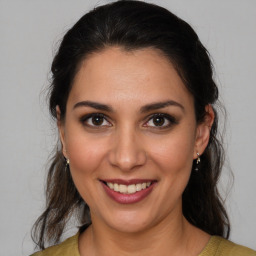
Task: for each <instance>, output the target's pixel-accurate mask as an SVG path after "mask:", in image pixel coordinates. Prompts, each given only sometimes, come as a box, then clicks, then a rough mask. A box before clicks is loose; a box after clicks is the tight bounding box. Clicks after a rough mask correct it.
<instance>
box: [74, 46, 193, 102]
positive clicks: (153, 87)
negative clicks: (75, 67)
mask: <svg viewBox="0 0 256 256" xmlns="http://www.w3.org/2000/svg"><path fill="white" fill-rule="evenodd" d="M69 98H70V100H72V101H80V100H94V101H100V102H103V103H106V104H107V103H111V102H110V101H111V100H112V101H115V102H116V103H118V101H119V103H122V102H123V103H124V102H126V103H128V102H132V103H135V102H143V103H145V104H147V103H150V102H156V101H162V100H168V99H173V100H176V101H179V102H180V103H182V104H185V103H186V102H187V103H188V104H190V103H191V102H192V101H193V99H192V95H191V94H190V93H189V92H188V90H187V89H186V87H185V85H184V84H183V82H182V80H181V78H180V76H179V75H178V73H177V71H176V70H175V68H174V66H173V65H172V63H171V62H170V61H169V60H168V59H167V58H166V57H164V55H163V54H162V53H161V52H160V51H159V50H156V49H152V48H146V49H140V50H133V51H126V50H124V49H122V48H119V47H109V48H106V49H104V50H103V51H101V52H98V53H94V54H91V55H90V56H88V57H87V58H86V59H85V60H84V61H83V62H82V63H81V66H80V69H79V71H78V73H77V74H76V77H75V79H74V83H73V86H72V89H71V92H70V97H69ZM147 101H148V102H147Z"/></svg>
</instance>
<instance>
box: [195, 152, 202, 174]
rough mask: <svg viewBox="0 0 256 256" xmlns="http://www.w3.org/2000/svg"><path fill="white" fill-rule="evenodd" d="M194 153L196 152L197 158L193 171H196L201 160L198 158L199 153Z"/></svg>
mask: <svg viewBox="0 0 256 256" xmlns="http://www.w3.org/2000/svg"><path fill="white" fill-rule="evenodd" d="M196 154H197V159H196V167H195V171H198V170H199V168H198V165H199V163H200V162H201V159H200V155H199V153H198V152H197V153H196Z"/></svg>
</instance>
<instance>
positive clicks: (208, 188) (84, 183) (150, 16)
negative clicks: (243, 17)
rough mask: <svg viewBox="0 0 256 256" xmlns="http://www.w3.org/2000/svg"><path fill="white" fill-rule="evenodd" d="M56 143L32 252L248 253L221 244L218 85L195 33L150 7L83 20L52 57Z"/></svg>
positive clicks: (102, 10) (130, 4)
mask: <svg viewBox="0 0 256 256" xmlns="http://www.w3.org/2000/svg"><path fill="white" fill-rule="evenodd" d="M52 74H53V81H52V85H51V88H50V111H51V113H52V116H53V117H54V118H56V121H57V125H58V128H59V135H60V141H61V146H60V147H59V148H58V150H57V153H56V155H55V157H54V158H53V161H52V165H51V167H50V169H49V173H48V180H47V206H46V209H45V211H44V213H43V214H42V215H41V216H40V218H39V219H38V221H37V222H36V224H35V229H34V240H35V242H36V243H37V245H38V246H39V248H40V249H44V248H45V244H46V243H47V244H50V245H54V244H58V243H59V241H60V238H61V235H62V234H63V231H64V228H65V226H66V223H67V221H68V219H69V218H70V217H71V216H74V215H75V214H78V215H77V216H78V220H79V223H80V225H81V227H80V230H79V232H78V233H77V235H75V236H74V237H71V238H69V239H68V240H66V241H64V242H63V243H61V244H59V245H55V246H53V247H50V248H48V249H46V250H43V251H42V252H39V253H37V254H35V255H39V256H40V255H76V256H79V255H81V256H84V255H156V254H158V255H201V256H202V255H203V256H205V255H232V256H234V255H256V252H254V251H252V250H250V249H248V248H245V247H242V246H238V245H235V244H233V243H231V242H229V241H228V240H226V239H227V238H228V236H229V231H230V225H229V220H228V216H227V213H226V211H225V209H224V206H223V204H222V201H221V198H220V196H219V193H218V190H217V181H218V177H219V175H220V172H221V167H222V163H223V151H222V147H221V144H220V142H219V141H218V139H217V122H218V115H217V112H216V109H215V103H216V102H217V100H218V89H217V87H216V85H215V83H214V81H213V78H212V67H211V62H210V59H209V56H208V53H207V51H206V49H205V48H204V46H203V45H202V44H201V42H200V41H199V39H198V37H197V35H196V33H195V32H194V31H193V29H192V28H191V27H190V26H189V25H188V24H187V23H186V22H184V21H183V20H181V19H179V18H178V17H176V16H175V15H173V14H172V13H170V12H169V11H167V10H165V9H163V8H161V7H158V6H156V5H152V4H147V3H144V2H140V1H118V2H114V3H112V4H108V5H105V6H101V7H98V8H96V9H94V10H93V11H91V12H90V13H88V14H86V15H84V16H83V17H82V18H81V19H80V20H79V21H78V22H77V23H76V24H75V25H74V27H73V28H71V29H70V30H69V31H68V32H67V34H66V35H65V36H64V38H63V41H62V43H61V45H60V48H59V51H58V53H57V55H56V56H55V58H54V61H53V64H52Z"/></svg>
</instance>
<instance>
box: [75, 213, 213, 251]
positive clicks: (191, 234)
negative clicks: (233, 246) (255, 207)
mask: <svg viewBox="0 0 256 256" xmlns="http://www.w3.org/2000/svg"><path fill="white" fill-rule="evenodd" d="M92 223H93V224H92V225H91V226H90V227H89V228H88V229H87V230H86V231H85V232H84V233H83V234H82V235H81V236H80V239H79V250H80V254H81V256H83V255H90V256H91V255H93V256H98V255H100V256H108V255H114V256H115V255H124V256H129V255H133V256H141V255H147V256H151V255H161V256H165V255H173V256H175V255H198V254H199V253H200V252H201V251H202V249H203V247H204V246H205V244H206V243H207V241H208V240H209V235H206V234H205V233H204V232H202V231H200V230H198V229H197V228H195V227H193V226H192V225H191V224H189V223H188V222H187V220H186V219H185V218H184V217H183V216H182V215H181V216H179V217H177V218H175V219H171V220H170V219H166V220H165V221H162V222H161V223H158V224H157V225H155V226H153V227H151V228H148V229H147V230H144V231H141V232H137V233H123V232H119V231H116V230H113V229H112V228H111V227H108V226H106V225H104V224H103V223H102V222H100V221H93V222H92Z"/></svg>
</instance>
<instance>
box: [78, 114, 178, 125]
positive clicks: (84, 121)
mask: <svg viewBox="0 0 256 256" xmlns="http://www.w3.org/2000/svg"><path fill="white" fill-rule="evenodd" d="M95 117H99V118H102V119H103V123H104V122H107V123H108V124H107V125H102V124H100V125H95V124H93V123H92V122H93V121H92V120H90V119H92V118H95ZM159 117H160V118H164V119H165V120H164V123H166V121H167V122H168V124H167V125H164V126H157V125H155V126H150V125H147V124H148V123H149V122H150V121H152V122H153V119H154V118H159ZM89 120H90V122H91V124H88V122H89ZM80 121H81V123H82V124H83V125H84V126H87V127H90V128H96V129H99V128H102V127H111V126H112V124H111V123H110V122H109V121H108V117H107V116H106V115H104V114H102V113H92V114H88V115H85V116H83V117H82V118H81V119H80ZM175 124H178V121H177V120H176V118H175V117H173V116H171V115H169V114H164V113H156V114H153V115H150V116H149V117H148V118H147V122H146V123H145V124H144V125H143V126H144V127H151V128H153V129H167V128H169V127H171V126H172V125H175Z"/></svg>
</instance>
